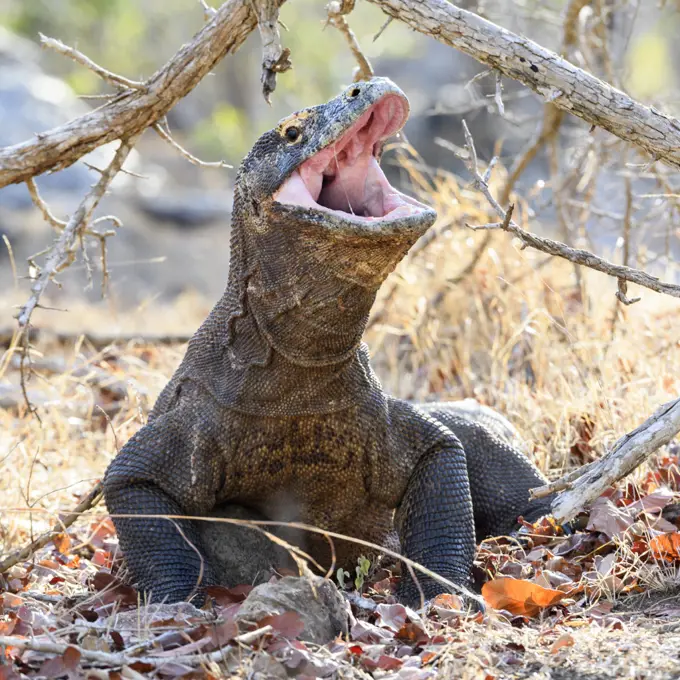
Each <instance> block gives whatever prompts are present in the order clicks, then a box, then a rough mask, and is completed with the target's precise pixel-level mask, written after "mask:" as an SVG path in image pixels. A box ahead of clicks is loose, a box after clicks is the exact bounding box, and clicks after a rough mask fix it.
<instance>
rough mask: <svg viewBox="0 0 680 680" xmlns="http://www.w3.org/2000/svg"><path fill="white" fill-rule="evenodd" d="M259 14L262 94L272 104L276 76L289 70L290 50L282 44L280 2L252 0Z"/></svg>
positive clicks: (290, 66) (290, 65)
mask: <svg viewBox="0 0 680 680" xmlns="http://www.w3.org/2000/svg"><path fill="white" fill-rule="evenodd" d="M250 1H251V3H252V5H253V9H254V10H255V13H256V14H257V27H258V28H259V30H260V39H261V40H262V76H261V77H260V81H261V82H262V94H263V96H264V99H265V101H266V102H267V104H271V94H272V92H274V90H275V89H276V76H277V74H279V73H284V72H285V71H288V70H289V69H290V68H292V67H293V65H292V64H291V62H290V58H289V57H290V50H289V49H288V48H287V47H282V46H281V35H280V34H279V4H280V2H278V1H277V0H250Z"/></svg>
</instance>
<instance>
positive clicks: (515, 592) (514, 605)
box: [482, 578, 567, 616]
mask: <svg viewBox="0 0 680 680" xmlns="http://www.w3.org/2000/svg"><path fill="white" fill-rule="evenodd" d="M566 595H567V594H566V593H563V592H561V591H560V590H552V589H550V588H543V587H542V586H539V585H538V584H536V583H533V582H532V581H526V580H522V579H514V578H496V579H494V580H493V581H488V582H487V583H485V584H484V585H483V586H482V596H483V597H484V600H485V601H486V603H487V604H488V605H489V606H490V607H493V608H494V609H505V610H506V611H508V612H510V613H511V614H515V615H519V616H536V614H538V612H540V611H541V609H545V608H546V607H550V606H551V605H554V604H557V603H558V602H560V600H563V599H564V598H565V597H566Z"/></svg>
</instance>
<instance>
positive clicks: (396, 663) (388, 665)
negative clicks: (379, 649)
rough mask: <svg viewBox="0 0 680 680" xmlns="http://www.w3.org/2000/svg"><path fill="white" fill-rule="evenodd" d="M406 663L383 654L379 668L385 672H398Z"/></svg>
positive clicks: (379, 660)
mask: <svg viewBox="0 0 680 680" xmlns="http://www.w3.org/2000/svg"><path fill="white" fill-rule="evenodd" d="M403 664H404V662H403V661H402V660H401V659H397V658H395V657H393V656H387V654H381V655H380V657H379V658H378V668H380V670H383V671H396V670H397V669H398V668H401V667H402V665H403Z"/></svg>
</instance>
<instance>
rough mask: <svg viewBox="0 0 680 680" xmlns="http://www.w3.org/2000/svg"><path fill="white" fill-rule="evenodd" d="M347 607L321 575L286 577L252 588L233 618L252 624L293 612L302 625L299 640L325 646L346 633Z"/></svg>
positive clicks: (339, 595)
mask: <svg viewBox="0 0 680 680" xmlns="http://www.w3.org/2000/svg"><path fill="white" fill-rule="evenodd" d="M348 607H349V605H348V604H347V602H346V601H345V599H344V598H343V596H342V594H341V593H340V591H339V590H338V589H337V588H336V587H335V585H334V584H333V582H332V581H329V580H328V579H324V578H321V577H320V576H310V577H306V576H301V577H297V576H286V577H284V578H282V579H281V580H279V581H272V582H271V583H263V584H262V585H259V586H257V587H256V588H254V589H253V590H252V591H251V593H250V594H249V595H248V597H247V598H246V600H245V601H244V602H243V604H242V605H241V608H240V609H239V611H238V613H237V615H236V621H237V622H239V623H249V624H253V623H257V622H258V621H260V620H262V619H263V618H264V617H265V616H272V615H277V614H283V613H284V612H296V613H297V614H299V615H300V618H301V619H302V621H303V623H304V626H305V627H304V630H303V631H302V633H300V635H299V639H300V640H304V641H305V642H313V643H316V644H319V645H324V644H326V643H328V642H330V641H331V640H334V639H335V638H336V637H337V636H338V635H342V634H345V633H347V621H348V618H349V613H348Z"/></svg>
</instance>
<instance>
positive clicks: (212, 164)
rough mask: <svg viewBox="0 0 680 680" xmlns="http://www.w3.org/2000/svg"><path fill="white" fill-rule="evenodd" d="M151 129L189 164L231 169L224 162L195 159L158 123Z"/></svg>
mask: <svg viewBox="0 0 680 680" xmlns="http://www.w3.org/2000/svg"><path fill="white" fill-rule="evenodd" d="M153 129H154V130H155V131H156V132H157V133H158V135H159V136H160V137H161V138H162V139H164V140H165V141H166V142H167V143H168V144H170V146H172V148H173V149H175V151H178V152H179V153H180V155H182V156H184V158H186V159H187V160H188V161H189V163H193V164H194V165H198V166H199V167H201V168H231V167H233V166H232V165H229V164H228V163H226V162H225V161H202V160H201V159H200V158H196V156H194V155H193V154H192V153H191V152H189V151H187V150H186V149H185V148H184V147H183V146H182V145H181V144H180V143H179V142H177V140H175V139H174V138H173V137H172V135H171V134H170V132H169V131H168V130H165V129H164V128H163V126H162V125H161V124H160V123H156V124H155V125H154V126H153Z"/></svg>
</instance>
